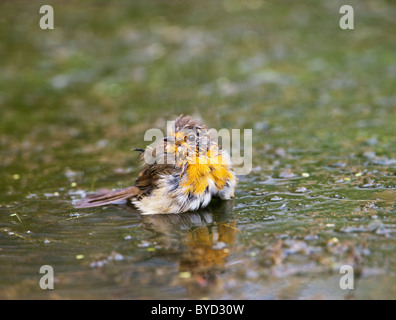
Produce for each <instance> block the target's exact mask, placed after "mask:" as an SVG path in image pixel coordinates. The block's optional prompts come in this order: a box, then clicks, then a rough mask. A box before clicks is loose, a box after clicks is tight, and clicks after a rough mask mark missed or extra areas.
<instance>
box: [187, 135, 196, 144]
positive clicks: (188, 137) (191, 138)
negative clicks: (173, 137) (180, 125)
mask: <svg viewBox="0 0 396 320" xmlns="http://www.w3.org/2000/svg"><path fill="white" fill-rule="evenodd" d="M187 140H188V141H190V142H194V141H195V134H190V135H189V136H187Z"/></svg>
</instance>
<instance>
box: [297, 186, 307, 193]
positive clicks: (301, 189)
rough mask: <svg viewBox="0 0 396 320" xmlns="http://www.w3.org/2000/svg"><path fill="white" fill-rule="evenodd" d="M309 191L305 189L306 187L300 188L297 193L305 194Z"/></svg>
mask: <svg viewBox="0 0 396 320" xmlns="http://www.w3.org/2000/svg"><path fill="white" fill-rule="evenodd" d="M307 191H308V189H307V188H305V187H298V188H297V189H296V191H295V192H298V193H304V192H307Z"/></svg>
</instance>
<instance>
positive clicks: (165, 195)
mask: <svg viewBox="0 0 396 320" xmlns="http://www.w3.org/2000/svg"><path fill="white" fill-rule="evenodd" d="M135 150H138V151H140V152H141V159H142V160H144V159H145V160H147V159H150V161H145V165H144V168H143V169H142V170H141V172H140V173H139V175H138V178H137V179H136V182H135V185H134V186H131V187H128V188H124V189H121V190H116V191H108V192H105V193H101V194H93V195H88V196H87V197H86V198H84V199H82V200H80V201H78V202H77V203H75V207H77V208H89V207H97V206H103V205H109V204H115V203H117V202H119V201H120V200H130V201H131V202H132V203H133V204H134V205H135V206H136V207H137V208H138V209H139V210H140V211H141V213H142V214H158V213H183V212H187V211H197V210H198V209H200V208H205V207H206V206H208V204H209V203H210V201H211V199H212V197H218V198H220V199H222V200H229V199H231V198H232V197H233V196H234V190H235V187H236V184H237V178H236V176H235V173H234V171H233V168H232V162H231V158H230V156H229V154H228V153H227V152H226V151H225V150H223V149H222V148H221V147H220V146H219V144H218V143H217V142H216V141H214V139H213V138H211V136H210V134H209V132H208V130H207V127H206V126H205V125H203V124H202V123H200V122H199V121H197V120H195V119H193V118H192V117H190V116H183V115H180V116H179V117H178V118H177V119H176V120H175V125H174V129H173V130H171V133H170V134H169V136H168V137H166V138H164V139H163V140H161V141H160V142H159V143H157V144H156V145H155V146H154V147H148V148H146V149H145V150H143V149H135Z"/></svg>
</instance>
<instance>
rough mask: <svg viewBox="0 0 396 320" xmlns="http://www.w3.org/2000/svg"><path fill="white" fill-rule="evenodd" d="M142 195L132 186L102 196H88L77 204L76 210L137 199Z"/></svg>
mask: <svg viewBox="0 0 396 320" xmlns="http://www.w3.org/2000/svg"><path fill="white" fill-rule="evenodd" d="M139 193H140V190H139V188H138V187H135V186H132V187H129V188H125V189H121V190H116V191H109V192H105V193H101V194H94V195H88V196H87V197H86V198H84V199H82V200H80V201H78V202H76V203H75V204H74V206H75V207H76V208H92V207H99V206H104V205H107V204H112V203H114V202H116V201H120V200H126V199H129V198H132V197H136V196H137V195H138V194H139Z"/></svg>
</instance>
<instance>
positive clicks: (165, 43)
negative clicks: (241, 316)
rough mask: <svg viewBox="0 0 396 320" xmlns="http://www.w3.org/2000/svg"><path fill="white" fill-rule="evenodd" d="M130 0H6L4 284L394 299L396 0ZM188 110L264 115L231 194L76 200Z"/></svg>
mask: <svg viewBox="0 0 396 320" xmlns="http://www.w3.org/2000/svg"><path fill="white" fill-rule="evenodd" d="M119 3H120V4H119V5H118V6H114V5H110V4H107V2H98V1H95V2H93V1H92V2H90V1H86V2H84V4H81V3H79V2H77V1H71V2H69V4H68V5H64V4H62V2H61V1H58V2H54V10H55V17H56V20H55V29H54V30H41V29H40V28H39V27H38V19H39V17H40V15H39V14H38V10H39V6H40V5H41V4H38V3H35V2H33V3H30V4H29V5H26V4H24V3H23V2H15V1H12V2H4V3H1V4H0V9H1V12H4V13H5V18H3V19H2V20H0V37H1V39H2V41H1V45H0V61H1V65H0V70H1V72H0V110H1V118H0V130H1V131H0V134H1V135H0V298H3V299H23V298H28V299H64V298H71V299H92V298H94V299H95V298H98V299H99V298H100V299H103V298H106V299H117V298H119V299H186V298H187V299H189V298H196V299H205V298H209V299H313V298H317V299H362V298H364V299H376V298H382V299H394V298H396V278H395V271H396V268H395V267H396V254H395V252H396V251H395V248H396V218H395V213H396V206H395V202H396V138H395V136H396V135H395V134H396V129H395V128H396V125H395V124H396V98H395V91H394V88H396V59H395V52H396V43H395V40H394V36H393V30H395V27H396V25H395V20H394V16H395V13H396V7H395V6H394V5H393V4H392V3H391V2H389V1H375V2H372V1H370V2H369V1H363V2H362V1H352V2H351V3H350V4H351V5H352V6H353V7H354V9H355V29H354V30H346V31H342V30H341V29H340V28H339V26H338V22H339V18H340V15H339V13H338V11H339V6H340V5H342V4H341V3H340V4H339V3H337V2H334V3H332V4H325V3H324V2H323V3H318V2H317V1H305V2H304V4H290V3H289V2H287V1H276V3H275V2H264V1H259V0H255V1H246V3H245V2H244V4H243V5H242V4H239V2H237V1H232V0H231V1H219V2H217V3H216V4H214V3H213V2H210V4H209V1H208V3H207V5H206V6H203V5H202V2H200V4H199V5H198V3H197V4H194V3H190V2H189V3H186V2H183V4H180V3H179V2H177V1H176V2H173V1H172V2H163V1H152V2H149V3H146V2H144V1H135V2H134V3H133V4H130V3H129V2H127V1H125V2H122V1H121V2H119ZM207 6H210V8H211V10H208V8H207ZM180 113H184V114H192V115H196V116H198V117H200V118H202V119H203V120H204V122H206V123H207V125H208V126H209V127H213V128H216V129H221V128H228V129H231V128H238V129H250V128H251V129H253V170H252V172H251V173H250V174H249V175H246V176H241V177H239V179H240V181H239V185H238V189H237V192H236V197H235V199H234V201H228V202H214V203H213V204H212V205H211V206H210V207H209V208H208V209H207V210H202V211H201V212H197V213H186V214H181V215H159V216H157V215H156V216H141V215H140V214H139V213H138V212H137V211H136V210H135V209H134V208H133V207H131V206H127V205H119V206H108V207H105V208H93V209H78V210H77V209H75V208H74V207H73V205H72V201H73V199H79V198H80V197H81V196H83V195H84V194H85V193H87V192H91V191H94V190H98V189H100V188H109V189H111V188H119V187H126V186H128V185H130V184H132V183H133V182H134V180H135V177H136V175H137V173H138V172H139V169H140V165H139V164H138V159H137V155H136V154H134V153H132V152H129V150H130V149H131V148H135V147H136V148H144V147H145V145H146V144H147V142H144V141H143V136H144V133H145V131H146V130H147V129H149V128H159V129H162V130H165V128H166V121H167V120H173V119H174V118H175V117H176V116H177V115H179V114H180ZM43 265H50V266H52V267H53V269H54V281H55V283H54V287H55V289H54V290H42V289H40V286H39V281H40V278H41V277H42V274H40V273H39V270H40V267H41V266H43ZM342 265H350V266H352V267H353V268H354V280H355V281H354V289H353V290H343V289H341V288H340V285H339V281H340V278H341V276H342V274H340V272H339V271H340V267H341V266H342Z"/></svg>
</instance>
